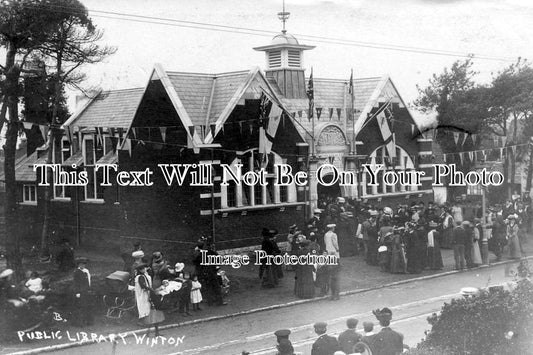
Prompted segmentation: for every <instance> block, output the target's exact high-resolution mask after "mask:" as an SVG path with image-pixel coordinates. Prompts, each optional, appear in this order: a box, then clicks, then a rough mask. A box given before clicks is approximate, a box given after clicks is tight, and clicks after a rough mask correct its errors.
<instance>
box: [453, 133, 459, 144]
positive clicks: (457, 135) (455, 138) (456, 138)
mask: <svg viewBox="0 0 533 355" xmlns="http://www.w3.org/2000/svg"><path fill="white" fill-rule="evenodd" d="M453 140H454V142H455V144H457V142H458V141H459V132H453Z"/></svg>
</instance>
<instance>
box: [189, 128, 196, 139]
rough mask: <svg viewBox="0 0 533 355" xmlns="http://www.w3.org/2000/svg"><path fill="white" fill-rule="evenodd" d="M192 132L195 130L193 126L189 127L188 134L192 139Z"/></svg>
mask: <svg viewBox="0 0 533 355" xmlns="http://www.w3.org/2000/svg"><path fill="white" fill-rule="evenodd" d="M194 130H195V128H194V126H189V134H190V135H191V136H192V137H194Z"/></svg>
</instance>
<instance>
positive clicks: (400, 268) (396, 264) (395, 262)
mask: <svg viewBox="0 0 533 355" xmlns="http://www.w3.org/2000/svg"><path fill="white" fill-rule="evenodd" d="M391 248H392V253H391V264H390V272H391V273H393V274H405V273H406V272H407V269H406V268H407V265H406V259H405V249H404V247H403V243H402V237H401V235H400V233H399V232H398V231H395V232H394V235H393V237H392V245H391Z"/></svg>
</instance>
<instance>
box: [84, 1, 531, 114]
mask: <svg viewBox="0 0 533 355" xmlns="http://www.w3.org/2000/svg"><path fill="white" fill-rule="evenodd" d="M81 1H82V3H83V4H84V5H85V6H86V7H87V8H88V9H89V14H90V15H91V16H92V18H93V21H94V23H95V24H96V25H97V26H98V27H99V28H100V29H102V30H104V31H105V35H104V38H103V43H105V44H108V45H112V46H115V47H116V48H117V52H116V53H115V54H114V55H113V56H111V57H110V58H108V59H106V60H105V62H104V63H100V64H96V65H92V66H90V67H85V68H84V70H85V71H86V72H87V73H88V77H89V79H88V82H87V83H86V86H98V87H101V88H103V89H119V88H131V87H139V86H144V85H145V84H146V82H147V80H148V76H149V74H150V72H151V69H152V68H153V65H154V63H161V64H162V65H163V67H164V68H165V69H166V70H169V71H180V72H202V73H204V72H205V73H220V72H227V71H235V70H249V69H251V68H252V67H255V66H259V67H260V68H265V57H264V53H263V52H257V51H254V50H253V49H252V48H253V47H257V46H261V45H266V44H269V43H270V40H271V38H272V37H273V36H274V35H275V33H276V32H279V31H280V30H281V22H280V21H279V19H278V18H277V12H279V11H281V9H282V0H262V1H259V0H253V1H252V0H239V1H237V0H113V1H109V0H81ZM285 6H286V11H288V12H290V13H291V15H290V18H289V20H288V22H287V30H288V32H289V33H291V34H294V35H295V36H296V37H297V38H300V39H299V41H300V43H303V44H308V45H314V46H316V48H315V49H314V50H310V51H306V52H305V58H304V66H305V67H306V69H307V74H309V69H310V67H311V66H312V67H313V73H314V76H315V77H320V78H338V79H348V78H349V76H350V70H351V69H352V68H353V70H354V76H355V77H369V76H383V75H386V74H388V75H390V77H391V78H392V80H393V82H394V83H395V85H396V87H397V88H398V90H399V92H400V95H401V96H402V97H403V99H404V101H406V102H412V101H413V100H415V99H416V98H417V96H418V91H417V88H416V85H417V84H418V85H421V86H425V85H426V84H427V82H428V80H429V78H430V77H431V75H432V74H433V73H439V72H441V71H442V70H443V68H444V67H449V66H450V65H451V64H452V63H453V62H454V61H455V60H457V59H461V58H460V57H454V56H442V55H431V54H420V53H412V52H406V51H392V50H385V49H379V48H367V47H361V46H353V45H350V46H348V45H341V44H334V43H322V42H318V41H315V40H313V39H312V38H308V39H305V40H304V39H301V38H302V37H303V35H309V36H321V37H331V38H338V39H345V40H351V41H359V42H366V43H373V44H378V45H383V44H390V45H396V46H406V47H420V48H425V49H432V50H439V51H453V52H460V53H464V54H468V53H474V54H476V55H480V56H492V57H499V58H502V57H505V58H506V59H507V61H502V60H483V59H474V63H475V66H474V69H476V70H477V71H479V76H478V80H479V82H482V83H483V82H488V81H489V80H490V78H491V75H493V73H497V72H498V71H499V70H501V69H503V68H504V67H506V66H508V65H509V64H511V63H512V61H513V60H514V59H516V58H518V57H522V58H533V26H531V20H532V19H533V1H528V0H523V1H519V0H401V1H400V0H368V1H366V0H286V3H285ZM96 11H106V12H113V13H123V14H133V15H141V16H147V17H159V18H170V19H175V20H182V21H183V20H184V21H194V22H202V23H212V24H217V25H224V26H235V27H244V28H252V29H258V30H265V31H270V32H271V33H268V34H266V35H265V34H262V35H250V34H242V33H230V32H220V31H210V30H205V29H198V28H186V27H178V26H168V25H159V24H153V23H143V22H135V21H125V20H120V19H117V17H120V16H118V15H113V14H110V13H107V14H103V13H102V12H96ZM102 15H103V16H108V17H115V18H114V19H111V18H104V17H102ZM299 35H300V36H299ZM414 114H415V116H418V114H416V112H414ZM417 119H420V117H417Z"/></svg>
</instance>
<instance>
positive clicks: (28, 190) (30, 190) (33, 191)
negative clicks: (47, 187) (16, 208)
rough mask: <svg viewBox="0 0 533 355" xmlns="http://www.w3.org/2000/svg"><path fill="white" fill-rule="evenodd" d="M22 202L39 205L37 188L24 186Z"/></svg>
mask: <svg viewBox="0 0 533 355" xmlns="http://www.w3.org/2000/svg"><path fill="white" fill-rule="evenodd" d="M22 202H26V203H32V204H37V186H35V185H23V186H22Z"/></svg>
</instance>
